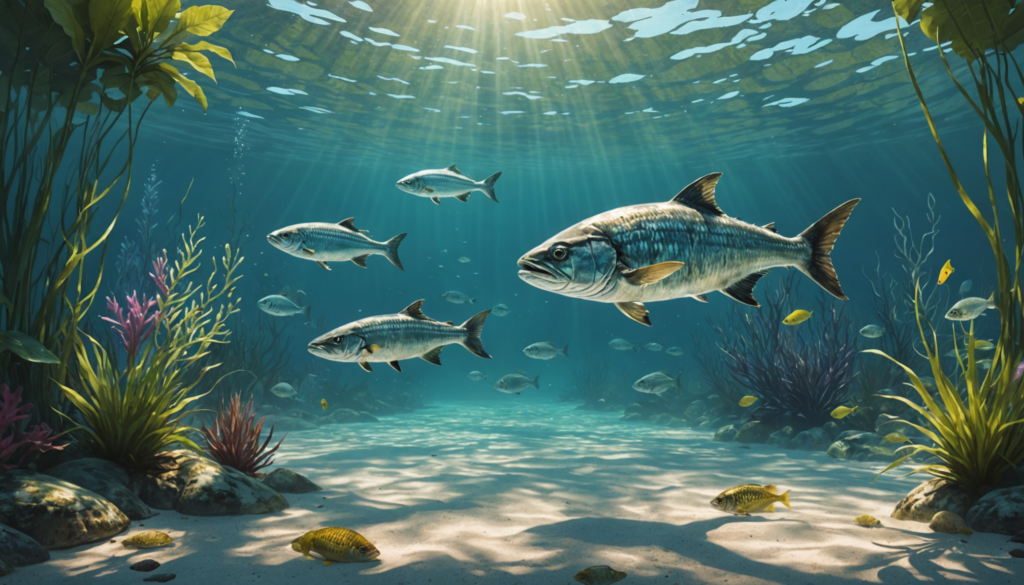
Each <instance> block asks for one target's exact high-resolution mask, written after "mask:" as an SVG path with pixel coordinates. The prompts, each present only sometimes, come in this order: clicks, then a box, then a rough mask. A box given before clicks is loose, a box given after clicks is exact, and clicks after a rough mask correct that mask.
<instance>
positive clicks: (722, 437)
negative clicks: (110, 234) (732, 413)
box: [712, 425, 739, 443]
mask: <svg viewBox="0 0 1024 585" xmlns="http://www.w3.org/2000/svg"><path fill="white" fill-rule="evenodd" d="M738 432H739V430H738V429H737V428H736V425H725V426H724V427H722V428H720V429H718V430H717V431H715V436H714V437H712V440H715V441H720V442H722V443H731V442H732V441H735V440H736V433H738Z"/></svg>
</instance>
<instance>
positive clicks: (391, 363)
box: [388, 360, 402, 372]
mask: <svg viewBox="0 0 1024 585" xmlns="http://www.w3.org/2000/svg"><path fill="white" fill-rule="evenodd" d="M388 365H389V366H391V367H392V368H395V371H396V372H401V371H402V366H400V365H398V360H395V361H393V362H388Z"/></svg>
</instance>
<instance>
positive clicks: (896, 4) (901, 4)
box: [892, 0, 924, 22]
mask: <svg viewBox="0 0 1024 585" xmlns="http://www.w3.org/2000/svg"><path fill="white" fill-rule="evenodd" d="M922 4H924V0H894V1H893V3H892V5H893V8H895V9H896V14H899V15H900V16H902V17H903V20H906V21H907V22H910V21H912V20H914V19H915V18H917V14H918V13H919V12H921V5H922Z"/></svg>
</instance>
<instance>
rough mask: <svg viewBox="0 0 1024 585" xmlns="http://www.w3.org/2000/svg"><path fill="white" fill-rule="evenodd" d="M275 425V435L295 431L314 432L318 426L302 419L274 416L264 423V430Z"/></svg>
mask: <svg viewBox="0 0 1024 585" xmlns="http://www.w3.org/2000/svg"><path fill="white" fill-rule="evenodd" d="M271 425H273V427H274V432H275V433H287V432H295V431H312V430H316V428H317V426H316V424H314V423H311V422H309V421H306V420H302V419H301V418H293V417H290V416H272V417H269V418H267V421H266V422H265V423H263V428H265V429H269V428H270V426H271Z"/></svg>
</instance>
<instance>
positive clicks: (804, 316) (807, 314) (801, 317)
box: [782, 309, 814, 326]
mask: <svg viewBox="0 0 1024 585" xmlns="http://www.w3.org/2000/svg"><path fill="white" fill-rule="evenodd" d="M813 314H814V311H805V310H803V309H797V310H796V311H793V312H792V313H790V314H789V316H788V317H786V318H785V319H783V320H782V322H783V324H785V325H791V326H792V325H799V324H801V323H803V322H804V321H806V320H808V319H810V318H811V315H813Z"/></svg>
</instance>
